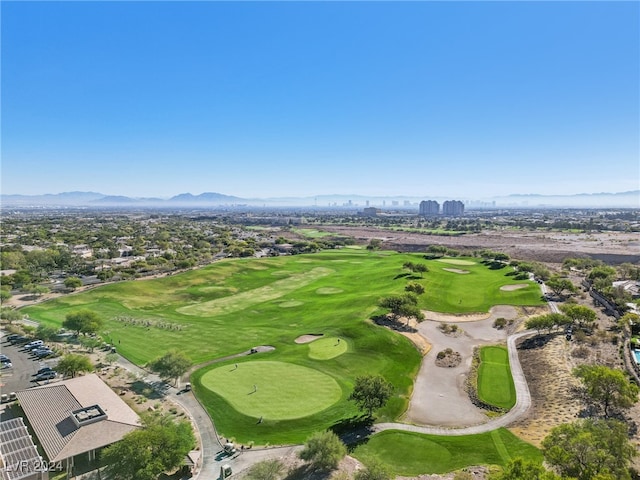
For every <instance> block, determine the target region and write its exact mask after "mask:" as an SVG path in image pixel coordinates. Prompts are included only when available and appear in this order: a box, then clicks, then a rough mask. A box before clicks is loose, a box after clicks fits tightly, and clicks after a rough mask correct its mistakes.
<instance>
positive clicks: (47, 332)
mask: <svg viewBox="0 0 640 480" xmlns="http://www.w3.org/2000/svg"><path fill="white" fill-rule="evenodd" d="M57 335H58V330H57V329H55V328H53V327H47V326H46V325H42V324H40V325H38V328H37V329H36V336H37V337H38V338H41V339H42V340H49V341H52V340H55V338H56V337H57Z"/></svg>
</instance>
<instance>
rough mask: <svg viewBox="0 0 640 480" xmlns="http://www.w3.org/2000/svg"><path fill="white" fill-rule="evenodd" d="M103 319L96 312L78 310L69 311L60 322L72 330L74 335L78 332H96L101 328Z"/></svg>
mask: <svg viewBox="0 0 640 480" xmlns="http://www.w3.org/2000/svg"><path fill="white" fill-rule="evenodd" d="M102 324H103V321H102V319H101V318H100V317H99V316H98V314H97V313H96V312H93V311H91V310H79V311H77V312H73V313H69V314H67V316H66V317H65V319H64V321H63V322H62V326H63V327H64V328H66V329H68V330H73V331H75V332H76V335H79V334H80V333H84V334H87V333H96V332H98V330H100V329H101V328H102Z"/></svg>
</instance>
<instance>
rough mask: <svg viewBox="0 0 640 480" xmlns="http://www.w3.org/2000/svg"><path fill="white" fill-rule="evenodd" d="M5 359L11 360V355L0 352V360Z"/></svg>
mask: <svg viewBox="0 0 640 480" xmlns="http://www.w3.org/2000/svg"><path fill="white" fill-rule="evenodd" d="M5 360H9V357H7V356H6V355H5V354H4V353H0V362H4V361H5Z"/></svg>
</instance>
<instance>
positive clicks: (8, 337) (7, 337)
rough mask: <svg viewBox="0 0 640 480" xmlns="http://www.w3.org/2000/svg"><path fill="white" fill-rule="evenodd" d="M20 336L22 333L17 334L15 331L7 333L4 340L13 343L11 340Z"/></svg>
mask: <svg viewBox="0 0 640 480" xmlns="http://www.w3.org/2000/svg"><path fill="white" fill-rule="evenodd" d="M21 336H22V335H18V334H17V333H12V334H11V335H7V336H6V337H5V340H6V341H7V342H11V343H13V340H15V339H16V338H18V337H21Z"/></svg>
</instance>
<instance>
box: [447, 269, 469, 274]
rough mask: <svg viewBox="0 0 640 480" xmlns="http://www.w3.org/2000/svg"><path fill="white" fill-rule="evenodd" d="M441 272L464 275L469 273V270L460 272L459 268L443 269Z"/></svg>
mask: <svg viewBox="0 0 640 480" xmlns="http://www.w3.org/2000/svg"><path fill="white" fill-rule="evenodd" d="M443 270H445V271H447V272H453V273H459V274H461V275H464V274H465V273H469V270H460V269H459V268H443Z"/></svg>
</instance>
